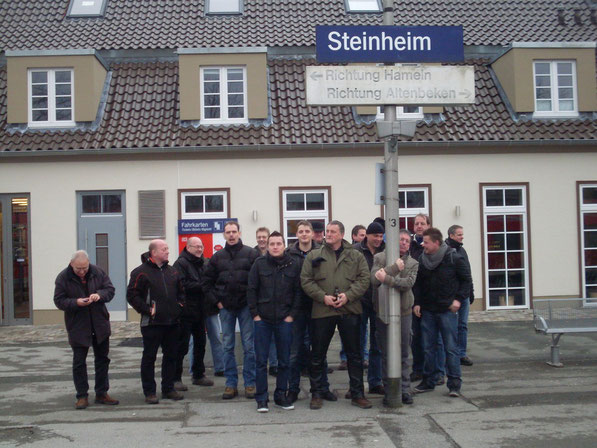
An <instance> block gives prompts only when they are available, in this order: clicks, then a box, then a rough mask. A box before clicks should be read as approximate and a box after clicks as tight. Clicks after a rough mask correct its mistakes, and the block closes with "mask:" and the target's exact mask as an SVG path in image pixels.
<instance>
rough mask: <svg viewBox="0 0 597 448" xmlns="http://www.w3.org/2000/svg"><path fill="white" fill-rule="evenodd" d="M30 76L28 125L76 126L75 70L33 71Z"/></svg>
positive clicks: (29, 73) (30, 71)
mask: <svg viewBox="0 0 597 448" xmlns="http://www.w3.org/2000/svg"><path fill="white" fill-rule="evenodd" d="M28 77H29V80H28V81H29V82H28V86H29V120H28V121H29V126H32V127H35V126H38V127H39V126H41V127H65V126H74V125H75V121H74V113H73V112H74V110H73V109H74V108H73V105H74V95H73V77H74V76H73V70H72V69H66V68H65V69H32V70H29V72H28Z"/></svg>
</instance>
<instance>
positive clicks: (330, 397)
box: [321, 390, 338, 401]
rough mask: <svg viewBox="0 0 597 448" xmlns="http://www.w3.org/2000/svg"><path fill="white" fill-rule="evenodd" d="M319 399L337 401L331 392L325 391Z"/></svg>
mask: <svg viewBox="0 0 597 448" xmlns="http://www.w3.org/2000/svg"><path fill="white" fill-rule="evenodd" d="M321 398H323V399H324V400H325V401H338V397H336V395H335V394H334V392H332V391H331V390H326V391H325V392H324V393H322V394H321Z"/></svg>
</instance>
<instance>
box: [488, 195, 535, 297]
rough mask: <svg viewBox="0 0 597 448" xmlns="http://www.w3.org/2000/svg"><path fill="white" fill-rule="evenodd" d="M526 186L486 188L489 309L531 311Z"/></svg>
mask: <svg viewBox="0 0 597 448" xmlns="http://www.w3.org/2000/svg"><path fill="white" fill-rule="evenodd" d="M526 189H527V187H526V186H522V185H520V186H518V185H517V186H484V187H483V230H484V239H485V254H484V257H485V285H486V295H485V297H487V308H488V309H499V308H528V307H529V270H528V266H529V261H528V229H527V214H528V211H527V203H526Z"/></svg>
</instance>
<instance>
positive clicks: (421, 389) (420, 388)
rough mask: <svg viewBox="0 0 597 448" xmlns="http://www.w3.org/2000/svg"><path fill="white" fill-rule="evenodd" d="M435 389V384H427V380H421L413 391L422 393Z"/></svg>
mask: <svg viewBox="0 0 597 448" xmlns="http://www.w3.org/2000/svg"><path fill="white" fill-rule="evenodd" d="M434 389H435V386H430V385H428V384H427V381H425V380H423V381H421V383H420V384H419V385H418V386H416V387H415V393H417V394H422V393H425V392H431V391H432V390H434Z"/></svg>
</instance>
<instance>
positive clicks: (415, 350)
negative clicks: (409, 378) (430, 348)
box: [410, 314, 425, 373]
mask: <svg viewBox="0 0 597 448" xmlns="http://www.w3.org/2000/svg"><path fill="white" fill-rule="evenodd" d="M410 348H411V350H412V354H413V373H423V364H424V363H425V352H424V351H423V339H422V336H421V318H420V317H417V316H415V315H414V314H413V317H412V342H411V345H410Z"/></svg>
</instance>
